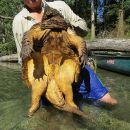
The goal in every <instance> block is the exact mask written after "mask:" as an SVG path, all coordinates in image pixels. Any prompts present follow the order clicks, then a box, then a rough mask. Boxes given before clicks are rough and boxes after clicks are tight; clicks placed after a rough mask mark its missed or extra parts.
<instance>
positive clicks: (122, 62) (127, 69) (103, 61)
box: [92, 51, 130, 75]
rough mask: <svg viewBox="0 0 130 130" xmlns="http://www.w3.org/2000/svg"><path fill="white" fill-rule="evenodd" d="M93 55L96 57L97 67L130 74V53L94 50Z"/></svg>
mask: <svg viewBox="0 0 130 130" xmlns="http://www.w3.org/2000/svg"><path fill="white" fill-rule="evenodd" d="M92 56H93V57H94V58H95V59H96V63H97V67H99V68H102V69H107V70H111V71H114V72H119V73H122V74H126V75H130V53H127V52H111V51H109V52H108V51H94V52H92Z"/></svg>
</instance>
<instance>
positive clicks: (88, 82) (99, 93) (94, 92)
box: [79, 65, 108, 100]
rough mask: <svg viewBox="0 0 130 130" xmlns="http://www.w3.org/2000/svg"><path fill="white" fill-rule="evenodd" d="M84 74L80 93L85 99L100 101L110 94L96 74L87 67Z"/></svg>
mask: <svg viewBox="0 0 130 130" xmlns="http://www.w3.org/2000/svg"><path fill="white" fill-rule="evenodd" d="M81 74H82V82H81V84H80V89H79V93H80V94H81V96H82V98H83V99H93V100H99V99H101V98H102V97H103V96H104V95H105V94H107V93H108V89H107V88H106V87H104V86H103V84H102V82H101V81H100V80H99V78H98V76H97V75H96V74H95V72H94V71H93V70H92V69H91V68H90V67H89V66H88V65H86V66H85V68H84V69H83V71H82V72H81Z"/></svg>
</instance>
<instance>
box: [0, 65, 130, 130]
mask: <svg viewBox="0 0 130 130" xmlns="http://www.w3.org/2000/svg"><path fill="white" fill-rule="evenodd" d="M7 67H8V68H7ZM19 70H20V68H19V66H17V65H16V64H11V65H8V66H7V64H1V65H0V130H130V77H129V76H125V75H120V74H117V73H113V72H109V71H105V70H101V69H98V71H97V73H98V75H99V77H100V79H101V81H102V82H103V83H104V85H106V86H107V87H108V89H109V91H110V92H111V94H112V95H113V96H114V97H115V98H117V99H118V101H119V105H118V106H116V107H114V108H111V107H96V106H94V105H93V104H90V103H88V102H86V101H85V102H84V101H82V104H81V105H82V109H83V110H84V111H85V112H86V113H87V114H88V117H87V118H81V117H78V116H75V115H73V114H70V113H67V112H62V111H59V110H57V109H55V108H53V107H52V106H48V107H46V108H44V107H43V106H41V107H40V109H39V110H38V111H37V112H36V113H35V115H34V116H33V117H31V118H29V117H27V110H28V108H29V106H30V103H31V91H30V89H28V88H27V87H26V86H25V84H24V83H23V81H22V79H21V72H20V71H19Z"/></svg>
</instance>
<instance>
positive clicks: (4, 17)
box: [0, 15, 13, 20]
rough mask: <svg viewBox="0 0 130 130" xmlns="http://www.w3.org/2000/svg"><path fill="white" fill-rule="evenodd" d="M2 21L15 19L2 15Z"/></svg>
mask: <svg viewBox="0 0 130 130" xmlns="http://www.w3.org/2000/svg"><path fill="white" fill-rule="evenodd" d="M0 19H9V20H13V17H6V16H2V15H0Z"/></svg>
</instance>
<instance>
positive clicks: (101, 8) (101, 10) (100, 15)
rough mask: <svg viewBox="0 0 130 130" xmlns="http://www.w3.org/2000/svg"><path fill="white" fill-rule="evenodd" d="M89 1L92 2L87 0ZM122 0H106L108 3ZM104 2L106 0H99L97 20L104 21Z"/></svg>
mask: <svg viewBox="0 0 130 130" xmlns="http://www.w3.org/2000/svg"><path fill="white" fill-rule="evenodd" d="M85 1H86V2H88V3H91V0H85ZM121 1H122V0H106V4H109V3H111V2H121ZM104 3H105V0H97V4H98V7H97V22H99V23H103V22H104Z"/></svg>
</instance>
